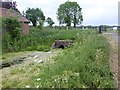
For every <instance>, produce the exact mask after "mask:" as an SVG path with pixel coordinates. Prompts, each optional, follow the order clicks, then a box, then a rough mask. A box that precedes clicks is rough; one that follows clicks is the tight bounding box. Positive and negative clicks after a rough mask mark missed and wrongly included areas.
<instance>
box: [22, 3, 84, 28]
mask: <svg viewBox="0 0 120 90" xmlns="http://www.w3.org/2000/svg"><path fill="white" fill-rule="evenodd" d="M81 11H82V8H81V7H80V6H79V4H78V3H77V2H71V1H67V2H65V3H63V4H61V5H60V6H59V8H58V10H57V20H58V21H59V25H61V24H66V26H68V27H70V26H71V24H73V25H74V27H76V25H79V24H81V23H82V22H83V16H82V12H81ZM23 16H25V17H26V18H27V19H29V20H30V21H31V22H32V24H33V26H36V25H37V21H39V23H40V25H43V23H44V22H47V23H48V24H49V26H52V25H53V24H55V23H54V22H53V20H52V19H51V18H50V17H47V19H45V15H44V13H43V11H42V10H41V9H39V8H28V9H27V10H26V11H25V12H24V11H23Z"/></svg>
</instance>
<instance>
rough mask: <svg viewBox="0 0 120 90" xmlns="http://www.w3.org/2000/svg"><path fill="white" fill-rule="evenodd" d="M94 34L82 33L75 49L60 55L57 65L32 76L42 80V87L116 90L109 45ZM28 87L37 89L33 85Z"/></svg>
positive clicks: (75, 44)
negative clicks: (111, 89) (108, 89)
mask: <svg viewBox="0 0 120 90" xmlns="http://www.w3.org/2000/svg"><path fill="white" fill-rule="evenodd" d="M92 33H93V32H92ZM92 33H91V32H89V31H88V32H87V33H86V32H83V33H79V34H78V35H77V37H76V42H75V43H74V46H73V47H71V48H69V49H67V50H66V51H64V52H63V53H62V54H60V55H59V56H57V57H56V58H55V60H54V61H55V62H54V64H52V65H49V66H48V67H46V68H45V70H44V72H43V73H42V74H38V75H37V76H34V75H33V76H34V78H38V77H40V78H41V80H40V81H38V83H39V84H38V86H39V88H94V89H97V88H113V87H114V83H113V81H114V80H113V75H112V73H111V72H110V67H109V58H108V57H109V44H108V43H107V41H106V39H105V38H103V37H102V36H99V35H95V33H93V34H92ZM93 41H94V43H93ZM29 81H30V80H29ZM34 83H35V82H34ZM27 84H28V83H27ZM28 85H30V86H31V87H35V86H34V85H35V84H32V83H29V84H28Z"/></svg>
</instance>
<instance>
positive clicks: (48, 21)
mask: <svg viewBox="0 0 120 90" xmlns="http://www.w3.org/2000/svg"><path fill="white" fill-rule="evenodd" d="M46 22H47V23H48V24H49V26H52V25H53V24H54V22H53V20H52V19H51V18H50V17H48V18H47V19H46Z"/></svg>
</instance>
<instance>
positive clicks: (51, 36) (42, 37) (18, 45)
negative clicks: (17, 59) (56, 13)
mask: <svg viewBox="0 0 120 90" xmlns="http://www.w3.org/2000/svg"><path fill="white" fill-rule="evenodd" d="M80 31H81V30H74V31H73V30H56V29H45V30H40V29H39V28H31V29H30V33H29V34H28V35H26V36H24V35H23V36H21V37H20V39H19V40H15V41H14V42H13V40H12V38H11V37H10V35H9V34H8V33H6V34H4V35H3V37H2V52H3V53H6V52H15V51H16V52H18V51H26V50H27V51H32V50H38V51H49V50H50V48H51V45H52V43H53V42H54V41H55V40H59V39H63V40H64V39H72V40H74V37H75V36H76V34H77V32H80Z"/></svg>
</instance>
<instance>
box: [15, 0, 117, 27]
mask: <svg viewBox="0 0 120 90" xmlns="http://www.w3.org/2000/svg"><path fill="white" fill-rule="evenodd" d="M16 1H17V4H18V6H17V7H18V9H19V10H20V12H22V11H23V10H25V9H27V7H30V8H37V7H38V8H41V10H42V11H43V12H44V14H45V16H46V18H47V17H51V18H52V19H53V21H54V22H55V23H56V24H57V25H58V21H57V18H56V17H57V15H56V13H57V9H58V7H59V5H60V4H62V3H64V2H66V1H67V0H28V1H22V0H16ZM70 1H76V2H77V3H78V4H79V5H80V6H81V8H82V12H83V17H84V22H83V24H85V25H87V24H91V25H99V24H102V23H103V24H110V25H111V24H118V1H119V0H70Z"/></svg>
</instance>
